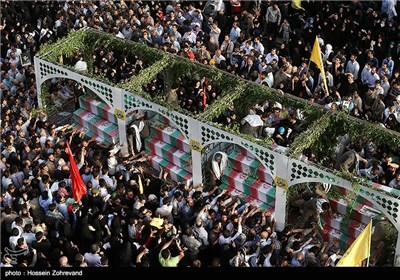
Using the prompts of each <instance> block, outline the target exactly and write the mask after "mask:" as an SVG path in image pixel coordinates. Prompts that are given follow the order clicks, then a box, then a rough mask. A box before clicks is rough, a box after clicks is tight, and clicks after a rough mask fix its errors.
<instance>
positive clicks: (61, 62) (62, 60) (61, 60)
mask: <svg viewBox="0 0 400 280" xmlns="http://www.w3.org/2000/svg"><path fill="white" fill-rule="evenodd" d="M60 64H64V59H63V56H62V55H60Z"/></svg>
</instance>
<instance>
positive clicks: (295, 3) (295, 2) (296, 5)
mask: <svg viewBox="0 0 400 280" xmlns="http://www.w3.org/2000/svg"><path fill="white" fill-rule="evenodd" d="M292 8H293V9H295V10H304V8H303V7H302V6H301V0H292Z"/></svg>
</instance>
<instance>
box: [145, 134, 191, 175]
mask: <svg viewBox="0 0 400 280" xmlns="http://www.w3.org/2000/svg"><path fill="white" fill-rule="evenodd" d="M145 147H146V149H147V150H148V151H149V152H150V153H152V154H154V155H157V156H159V157H162V158H164V159H167V160H168V161H169V162H170V163H173V164H174V165H176V166H179V167H181V168H182V169H184V170H185V171H187V172H189V173H191V172H192V163H191V155H190V154H188V153H185V152H183V151H181V150H179V149H177V148H175V147H173V146H171V145H169V144H167V143H165V142H163V141H161V140H159V139H157V138H152V137H148V138H147V139H146V140H145Z"/></svg>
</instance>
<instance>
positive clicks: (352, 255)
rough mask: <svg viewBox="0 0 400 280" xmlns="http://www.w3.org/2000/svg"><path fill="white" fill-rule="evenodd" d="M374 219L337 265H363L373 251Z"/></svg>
mask: <svg viewBox="0 0 400 280" xmlns="http://www.w3.org/2000/svg"><path fill="white" fill-rule="evenodd" d="M371 235H372V220H371V221H370V222H369V224H368V225H367V226H366V228H365V229H364V230H363V231H362V232H361V233H360V235H359V236H357V238H356V240H355V241H354V242H353V244H351V246H350V248H349V249H347V251H346V253H344V255H343V257H342V258H341V259H340V260H339V262H338V263H337V265H336V266H361V264H362V262H363V260H365V259H367V258H369V256H370V252H371Z"/></svg>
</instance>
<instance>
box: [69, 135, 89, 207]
mask: <svg viewBox="0 0 400 280" xmlns="http://www.w3.org/2000/svg"><path fill="white" fill-rule="evenodd" d="M66 144H67V152H68V157H69V165H70V167H69V169H70V174H71V181H72V193H73V195H74V199H75V201H77V202H78V201H80V200H81V198H82V196H84V195H85V194H86V186H85V183H84V182H83V181H82V177H81V174H80V173H79V169H78V166H77V165H76V163H75V159H74V156H73V155H72V151H71V148H70V147H69V144H68V142H66Z"/></svg>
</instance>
